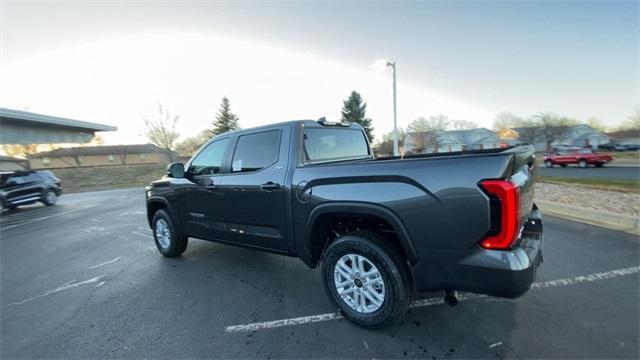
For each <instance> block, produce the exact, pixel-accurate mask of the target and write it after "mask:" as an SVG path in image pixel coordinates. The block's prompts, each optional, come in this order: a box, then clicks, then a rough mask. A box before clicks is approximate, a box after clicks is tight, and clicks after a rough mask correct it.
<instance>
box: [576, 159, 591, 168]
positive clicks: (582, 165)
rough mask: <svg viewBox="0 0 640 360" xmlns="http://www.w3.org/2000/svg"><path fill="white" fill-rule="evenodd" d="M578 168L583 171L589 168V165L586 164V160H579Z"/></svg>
mask: <svg viewBox="0 0 640 360" xmlns="http://www.w3.org/2000/svg"><path fill="white" fill-rule="evenodd" d="M578 166H580V167H581V168H583V169H586V168H587V167H588V166H589V164H587V160H580V161H578Z"/></svg>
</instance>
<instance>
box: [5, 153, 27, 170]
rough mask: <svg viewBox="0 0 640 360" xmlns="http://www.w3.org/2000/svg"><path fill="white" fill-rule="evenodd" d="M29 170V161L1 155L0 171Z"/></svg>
mask: <svg viewBox="0 0 640 360" xmlns="http://www.w3.org/2000/svg"><path fill="white" fill-rule="evenodd" d="M28 168H29V161H28V160H27V159H21V158H16V157H11V156H4V155H0V171H19V170H26V169H28Z"/></svg>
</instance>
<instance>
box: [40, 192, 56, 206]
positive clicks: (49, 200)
mask: <svg viewBox="0 0 640 360" xmlns="http://www.w3.org/2000/svg"><path fill="white" fill-rule="evenodd" d="M57 202H58V194H56V193H55V191H53V190H47V191H45V192H44V194H43V195H42V203H43V204H45V205H47V206H53V205H55V204H56V203H57Z"/></svg>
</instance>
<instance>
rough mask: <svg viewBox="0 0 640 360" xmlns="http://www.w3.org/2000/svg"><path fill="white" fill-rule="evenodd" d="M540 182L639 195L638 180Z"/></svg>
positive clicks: (560, 179)
mask: <svg viewBox="0 0 640 360" xmlns="http://www.w3.org/2000/svg"><path fill="white" fill-rule="evenodd" d="M538 181H540V182H546V183H550V184H563V185H581V186H585V187H591V188H595V189H602V190H615V191H623V192H634V193H640V182H639V181H638V180H610V179H593V178H584V179H583V178H572V177H560V176H558V177H556V176H553V177H549V176H540V177H539V178H538Z"/></svg>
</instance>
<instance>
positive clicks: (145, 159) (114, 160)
mask: <svg viewBox="0 0 640 360" xmlns="http://www.w3.org/2000/svg"><path fill="white" fill-rule="evenodd" d="M174 157H175V154H173V153H168V152H167V151H165V150H163V149H160V148H159V147H157V146H155V145H152V144H138V145H105V146H85V147H71V148H60V149H56V150H52V151H46V152H40V153H36V154H33V155H30V156H29V162H30V164H31V168H32V169H56V168H72V167H91V166H113V165H139V164H166V163H169V162H171V161H172V158H174Z"/></svg>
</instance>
